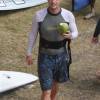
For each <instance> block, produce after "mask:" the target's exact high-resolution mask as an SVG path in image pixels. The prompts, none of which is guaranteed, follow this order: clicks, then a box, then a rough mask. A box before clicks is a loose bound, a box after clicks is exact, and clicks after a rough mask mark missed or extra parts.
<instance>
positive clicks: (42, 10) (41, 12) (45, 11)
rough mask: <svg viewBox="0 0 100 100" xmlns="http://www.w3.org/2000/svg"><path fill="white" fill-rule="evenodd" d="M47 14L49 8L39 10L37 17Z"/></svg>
mask: <svg viewBox="0 0 100 100" xmlns="http://www.w3.org/2000/svg"><path fill="white" fill-rule="evenodd" d="M46 13H47V8H43V9H41V10H38V11H37V12H36V14H37V15H41V14H46Z"/></svg>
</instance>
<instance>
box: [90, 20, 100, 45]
mask: <svg viewBox="0 0 100 100" xmlns="http://www.w3.org/2000/svg"><path fill="white" fill-rule="evenodd" d="M99 34H100V19H99V20H98V23H97V25H96V28H95V32H94V34H93V38H92V43H98V37H99Z"/></svg>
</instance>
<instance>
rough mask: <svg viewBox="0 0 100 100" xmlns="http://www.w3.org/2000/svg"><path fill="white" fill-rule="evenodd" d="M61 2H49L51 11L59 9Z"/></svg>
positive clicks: (57, 0) (52, 0)
mask: <svg viewBox="0 0 100 100" xmlns="http://www.w3.org/2000/svg"><path fill="white" fill-rule="evenodd" d="M60 3H61V0H48V4H49V7H50V8H51V9H56V8H58V7H59V5H60Z"/></svg>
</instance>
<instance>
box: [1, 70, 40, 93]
mask: <svg viewBox="0 0 100 100" xmlns="http://www.w3.org/2000/svg"><path fill="white" fill-rule="evenodd" d="M36 80H38V77H37V76H35V75H32V74H28V73H24V72H15V71H0V93H2V92H5V91H8V90H11V89H14V88H18V87H20V86H23V85H27V84H30V83H33V82H35V81H36Z"/></svg>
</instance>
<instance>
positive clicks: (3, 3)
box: [0, 0, 47, 10]
mask: <svg viewBox="0 0 100 100" xmlns="http://www.w3.org/2000/svg"><path fill="white" fill-rule="evenodd" d="M46 2H47V0H0V10H14V9H22V8H27V7H33V6H36V5H40V4H43V3H46Z"/></svg>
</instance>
